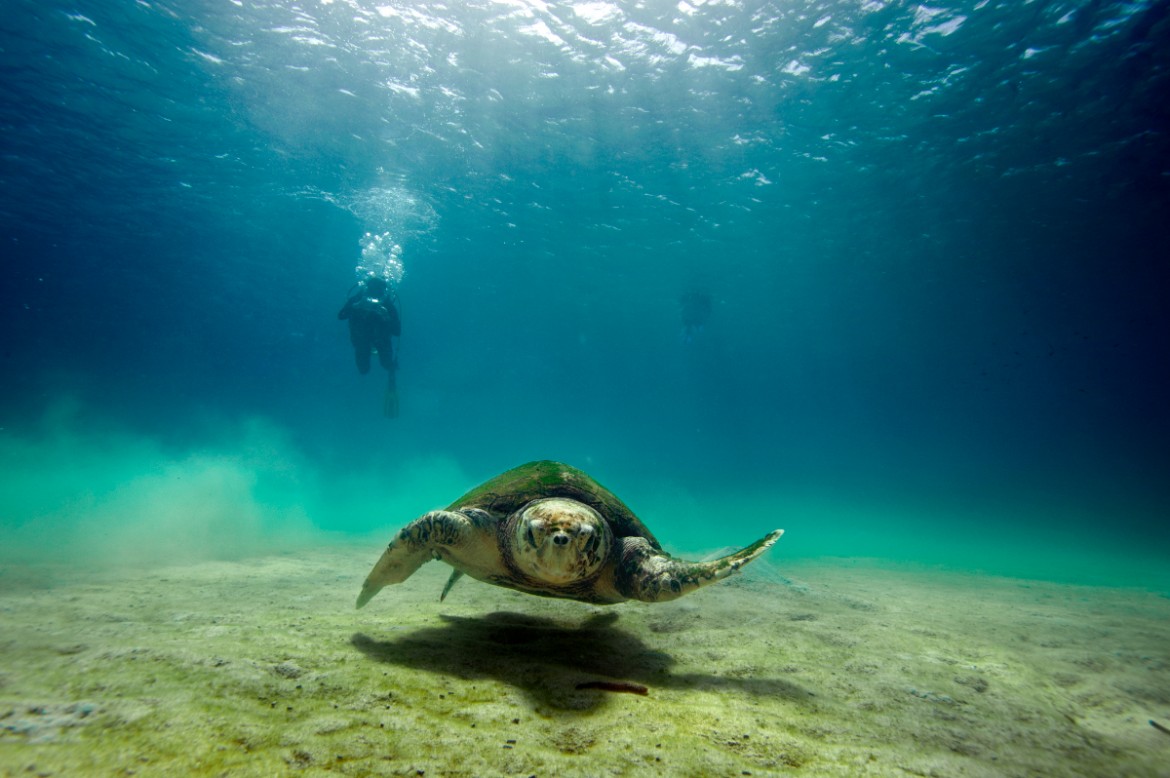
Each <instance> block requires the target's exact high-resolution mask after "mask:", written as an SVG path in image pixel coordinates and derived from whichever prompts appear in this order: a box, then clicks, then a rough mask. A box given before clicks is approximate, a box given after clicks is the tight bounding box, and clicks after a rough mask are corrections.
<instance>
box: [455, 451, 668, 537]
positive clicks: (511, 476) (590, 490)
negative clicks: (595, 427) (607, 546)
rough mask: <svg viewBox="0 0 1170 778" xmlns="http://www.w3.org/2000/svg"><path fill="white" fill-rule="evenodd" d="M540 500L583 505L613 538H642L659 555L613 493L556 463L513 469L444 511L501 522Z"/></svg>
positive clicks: (632, 515)
mask: <svg viewBox="0 0 1170 778" xmlns="http://www.w3.org/2000/svg"><path fill="white" fill-rule="evenodd" d="M542 497H567V498H569V499H571V500H576V501H578V502H583V503H585V504H586V505H588V506H589V507H591V508H593V510H595V511H597V512H598V513H600V514H601V515H602V517H603V518H605V520H606V521H608V522H609V526H610V528H611V529H612V530H613V534H614V536H615V537H618V538H629V537H638V538H645V539H646V540H647V541H649V543H650V545H651V546H653V547H654V550H655V551H662V546H661V545H660V544H659V543H658V540H657V538H655V537H654V535H653V534H652V533H651V532H650V530H648V529H646V525H645V524H643V523H642V522H641V521H640V520H639V519H638V517H637V516H635V515H634V512H633V511H631V510H630V509H629V508H628V507H626V504H625V503H624V502H622V501H621V500H619V499H618V498H617V496H616V495H614V493H613V492H611V491H609V490H608V489H606V488H605V487H604V486H602V485H601V484H599V483H597V482H596V481H594V480H593V479H592V478H590V477H589V476H588V475H586V474H585V473H583V472H581V471H580V470H578V469H577V468H575V467H571V466H569V465H564V464H561V463H560V462H552V461H549V460H544V461H541V462H529V463H528V464H526V465H520V466H519V467H514V468H512V469H511V470H509V471H507V472H505V473H501V474H500V475H498V476H496V477H495V478H493V479H491V480H490V481H487V482H486V483H483V484H480V485H479V486H477V487H475V488H474V489H472V490H471V491H470V492H468V493H467V494H465V495H463V496H462V497H460V498H459V499H458V500H456V501H455V502H453V503H451V505H450V506H449V507H448V508H447V510H450V511H455V510H459V509H460V508H482V509H483V510H485V511H487V512H488V513H490V514H492V515H493V516H499V517H501V518H502V517H506V516H509V515H511V514H512V513H513V512H514V511H516V510H517V509H519V508H520V507H521V506H522V505H524V504H525V503H527V502H531V501H532V500H539V499H541V498H542Z"/></svg>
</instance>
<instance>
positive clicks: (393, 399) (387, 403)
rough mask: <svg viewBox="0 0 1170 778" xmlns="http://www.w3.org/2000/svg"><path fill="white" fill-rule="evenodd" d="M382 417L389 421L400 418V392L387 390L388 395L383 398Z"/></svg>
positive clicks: (391, 389)
mask: <svg viewBox="0 0 1170 778" xmlns="http://www.w3.org/2000/svg"><path fill="white" fill-rule="evenodd" d="M382 415H383V416H385V417H386V418H387V419H397V418H398V390H397V389H394V388H392V387H391V388H388V389H386V395H385V396H384V397H383V398H382Z"/></svg>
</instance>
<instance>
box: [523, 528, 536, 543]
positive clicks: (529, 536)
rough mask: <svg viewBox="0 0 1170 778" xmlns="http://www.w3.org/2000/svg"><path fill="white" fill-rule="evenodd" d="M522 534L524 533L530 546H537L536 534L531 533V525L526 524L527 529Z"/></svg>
mask: <svg viewBox="0 0 1170 778" xmlns="http://www.w3.org/2000/svg"><path fill="white" fill-rule="evenodd" d="M524 535H525V538H526V539H527V540H528V545H530V546H532V547H533V548H536V546H537V543H536V535H535V534H533V532H532V525H531V524H529V525H528V530H527V531H526V532H525V533H524Z"/></svg>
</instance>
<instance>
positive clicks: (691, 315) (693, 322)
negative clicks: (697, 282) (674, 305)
mask: <svg viewBox="0 0 1170 778" xmlns="http://www.w3.org/2000/svg"><path fill="white" fill-rule="evenodd" d="M678 307H679V312H680V313H681V315H682V325H683V329H682V338H683V343H685V344H687V345H688V346H689V345H690V344H691V343H693V342H694V340H695V336H696V335H698V334H699V333H700V332H702V331H703V328H704V327H706V326H707V320H708V319H710V318H711V295H709V294H708V293H707V292H704V291H700V290H697V289H696V290H692V291H690V292H687V293H686V294H684V295H683V296H682V297H680V298H678Z"/></svg>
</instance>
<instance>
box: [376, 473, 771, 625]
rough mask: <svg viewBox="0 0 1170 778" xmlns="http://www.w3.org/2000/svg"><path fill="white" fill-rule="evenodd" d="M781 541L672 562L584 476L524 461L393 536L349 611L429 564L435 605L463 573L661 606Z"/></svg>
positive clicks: (555, 593) (575, 596) (536, 590)
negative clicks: (444, 577) (433, 570)
mask: <svg viewBox="0 0 1170 778" xmlns="http://www.w3.org/2000/svg"><path fill="white" fill-rule="evenodd" d="M783 532H784V531H783V530H775V531H773V532H769V533H768V534H767V535H765V536H764V537H763V538H761V539H759V540H757V541H756V542H755V543H752V544H751V545H750V546H748V547H747V548H744V549H741V550H740V551H736V552H735V553H734V554H729V555H728V556H725V557H721V558H719V559H715V560H712V561H710V562H684V561H682V560H679V559H673V558H671V556H670V555H669V554H667V553H666V552H665V551H663V550H662V546H661V545H659V543H658V541H657V540H656V539H655V537H654V535H652V534H651V533H650V530H648V529H646V527H645V525H643V524H642V522H641V521H639V520H638V517H637V516H635V515H634V514H633V512H632V511H631V510H630V509H629V508H627V507H626V505H625V503H623V502H622V501H621V500H619V499H618V498H617V497H615V496H614V495H613V493H611V492H610V491H609V490H608V489H606V488H605V487H603V486H601V485H600V484H599V483H597V482H596V481H594V480H593V479H592V478H590V477H589V476H588V475H586V474H585V473H583V472H581V471H580V470H578V469H576V468H574V467H570V466H569V465H563V464H561V463H559V462H547V461H545V462H529V463H528V464H526V465H521V466H520V467H517V468H515V469H512V470H509V471H508V472H506V473H503V474H502V475H499V476H496V477H495V478H493V479H492V480H490V481H488V482H487V483H485V484H482V485H481V486H479V487H476V488H475V489H472V490H471V491H470V492H468V493H467V494H465V495H463V496H462V497H460V498H459V499H458V500H456V501H455V502H453V503H452V504H451V505H450V506H449V507H448V508H447V510H443V511H431V512H430V513H427V514H426V515H424V516H423V517H421V518H419V519H416V520H414V521H412V522H411V523H410V524H407V525H406V526H405V527H403V528H402V530H401V531H400V532H399V533H398V535H397V536H396V537H395V538H394V540H392V541H391V542H390V546H389V547H388V548H387V549H386V551H385V552H383V554H382V558H381V559H379V560H378V563H377V564H376V565H374V569H373V570H371V571H370V574H369V576H367V578H366V582H365V584H364V585H363V586H362V592H361V594H359V595H358V599H357V606H358V607H359V608H360V607H362V606H363V605H365V604H366V603H367V602H369V601H370V599H371V598H372V597H373V596H374V595H375V594H377V593H378V592H379V591H380V590H381V589H382V587H384V586H386V585H388V584H396V583H402V582H403V581H405V580H406V579H407V578H409V577H410V576H411V574H413V573H414V571H415V570H418V568H419V567H421V566H422V564H423V563H424V562H429V561H430V560H432V559H441V560H443V561H444V562H446V563H447V564H449V565H451V566H452V567H453V568H455V570H454V571H453V572H452V573H451V578H450V579H449V580H448V581H447V585H446V587H444V589H443V593H442V595H440V599H442V598H444V597H446V596H447V592H449V591H450V590H451V587H452V586H453V585H454V584H455V582H456V581H457V580H459V578H460V577H461V576H462V575H463V574H464V573H466V574H467V575H470V576H471V577H472V578H477V579H479V580H480V581H486V582H487V583H490V584H495V585H497V586H506V587H508V588H510V589H516V590H517V591H521V592H527V593H528V594H539V595H542V596H544V597H564V598H568V599H572V600H580V601H582V602H591V603H597V604H610V603H615V602H623V601H625V600H643V601H645V602H664V601H666V600H673V599H674V598H676V597H681V596H682V595H684V594H687V593H688V592H693V591H694V590H695V589H698V588H699V587H700V586H705V585H706V584H709V583H712V582H714V581H718V580H720V579H722V578H726V577H727V576H729V575H731V574H732V573H734V572H736V571H737V570H739V569H740V568H741V567H743V566H744V565H746V564H747V563H748V562H750V561H752V560H753V559H755V558H756V557H758V556H759V555H760V554H762V553H764V551H766V550H767V549H768V548H769V547H770V546H771V545H772V544H773V543H775V542H776V540H777V539H778V538H779V537H780V535H781V534H783Z"/></svg>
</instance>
